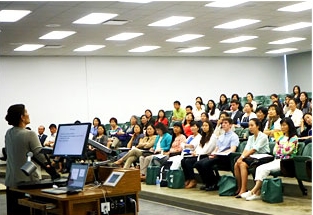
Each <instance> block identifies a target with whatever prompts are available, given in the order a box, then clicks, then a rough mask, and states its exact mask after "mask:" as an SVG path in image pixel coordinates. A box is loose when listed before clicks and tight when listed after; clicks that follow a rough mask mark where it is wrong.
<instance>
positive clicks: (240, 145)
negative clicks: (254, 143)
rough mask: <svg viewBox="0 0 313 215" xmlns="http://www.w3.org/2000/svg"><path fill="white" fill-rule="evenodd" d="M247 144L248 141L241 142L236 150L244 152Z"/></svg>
mask: <svg viewBox="0 0 313 215" xmlns="http://www.w3.org/2000/svg"><path fill="white" fill-rule="evenodd" d="M246 145H247V141H242V142H240V143H239V145H238V147H237V149H236V152H240V153H242V152H243V150H244V149H245V147H246Z"/></svg>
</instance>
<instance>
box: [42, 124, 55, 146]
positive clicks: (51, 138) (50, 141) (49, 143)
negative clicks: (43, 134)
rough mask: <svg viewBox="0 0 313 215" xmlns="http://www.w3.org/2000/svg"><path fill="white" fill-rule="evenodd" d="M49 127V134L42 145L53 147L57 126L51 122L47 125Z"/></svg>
mask: <svg viewBox="0 0 313 215" xmlns="http://www.w3.org/2000/svg"><path fill="white" fill-rule="evenodd" d="M49 129H50V132H51V135H50V136H49V137H48V138H47V139H46V141H45V143H44V146H48V147H51V148H53V146H54V141H55V137H56V135H57V126H56V125H55V124H51V125H50V126H49Z"/></svg>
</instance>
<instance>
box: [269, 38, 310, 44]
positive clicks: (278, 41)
mask: <svg viewBox="0 0 313 215" xmlns="http://www.w3.org/2000/svg"><path fill="white" fill-rule="evenodd" d="M301 40H306V38H302V37H289V38H286V39H282V40H276V41H272V42H269V43H268V44H287V43H293V42H298V41H301Z"/></svg>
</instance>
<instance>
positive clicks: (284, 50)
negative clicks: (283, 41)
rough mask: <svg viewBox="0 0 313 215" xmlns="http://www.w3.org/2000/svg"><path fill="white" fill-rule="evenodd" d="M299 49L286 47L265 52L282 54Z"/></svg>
mask: <svg viewBox="0 0 313 215" xmlns="http://www.w3.org/2000/svg"><path fill="white" fill-rule="evenodd" d="M295 50H298V49H296V48H284V49H275V50H271V51H268V52H265V53H267V54H280V53H285V52H291V51H295Z"/></svg>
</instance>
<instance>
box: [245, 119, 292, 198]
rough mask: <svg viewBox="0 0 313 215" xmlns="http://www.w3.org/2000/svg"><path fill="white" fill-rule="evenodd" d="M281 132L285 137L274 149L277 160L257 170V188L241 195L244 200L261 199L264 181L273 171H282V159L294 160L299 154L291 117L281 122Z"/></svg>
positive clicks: (278, 141) (280, 138) (281, 138)
mask: <svg viewBox="0 0 313 215" xmlns="http://www.w3.org/2000/svg"><path fill="white" fill-rule="evenodd" d="M280 124H281V130H282V132H283V135H282V136H280V137H279V138H278V139H277V141H276V145H275V147H274V154H275V159H274V160H273V161H272V162H269V163H266V164H263V165H261V166H258V167H257V168H256V173H255V179H254V180H255V182H256V183H255V186H254V187H253V188H252V190H251V191H247V192H245V193H243V194H241V197H242V198H245V199H246V200H247V201H251V200H256V199H261V196H260V190H261V187H262V182H263V179H265V178H266V177H267V176H268V175H269V174H270V172H271V171H279V170H280V161H281V160H282V159H289V158H292V157H293V156H294V155H296V153H297V147H298V137H297V130H296V128H295V126H294V124H293V122H292V120H291V119H290V118H289V117H286V118H284V119H282V120H281V121H280Z"/></svg>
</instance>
